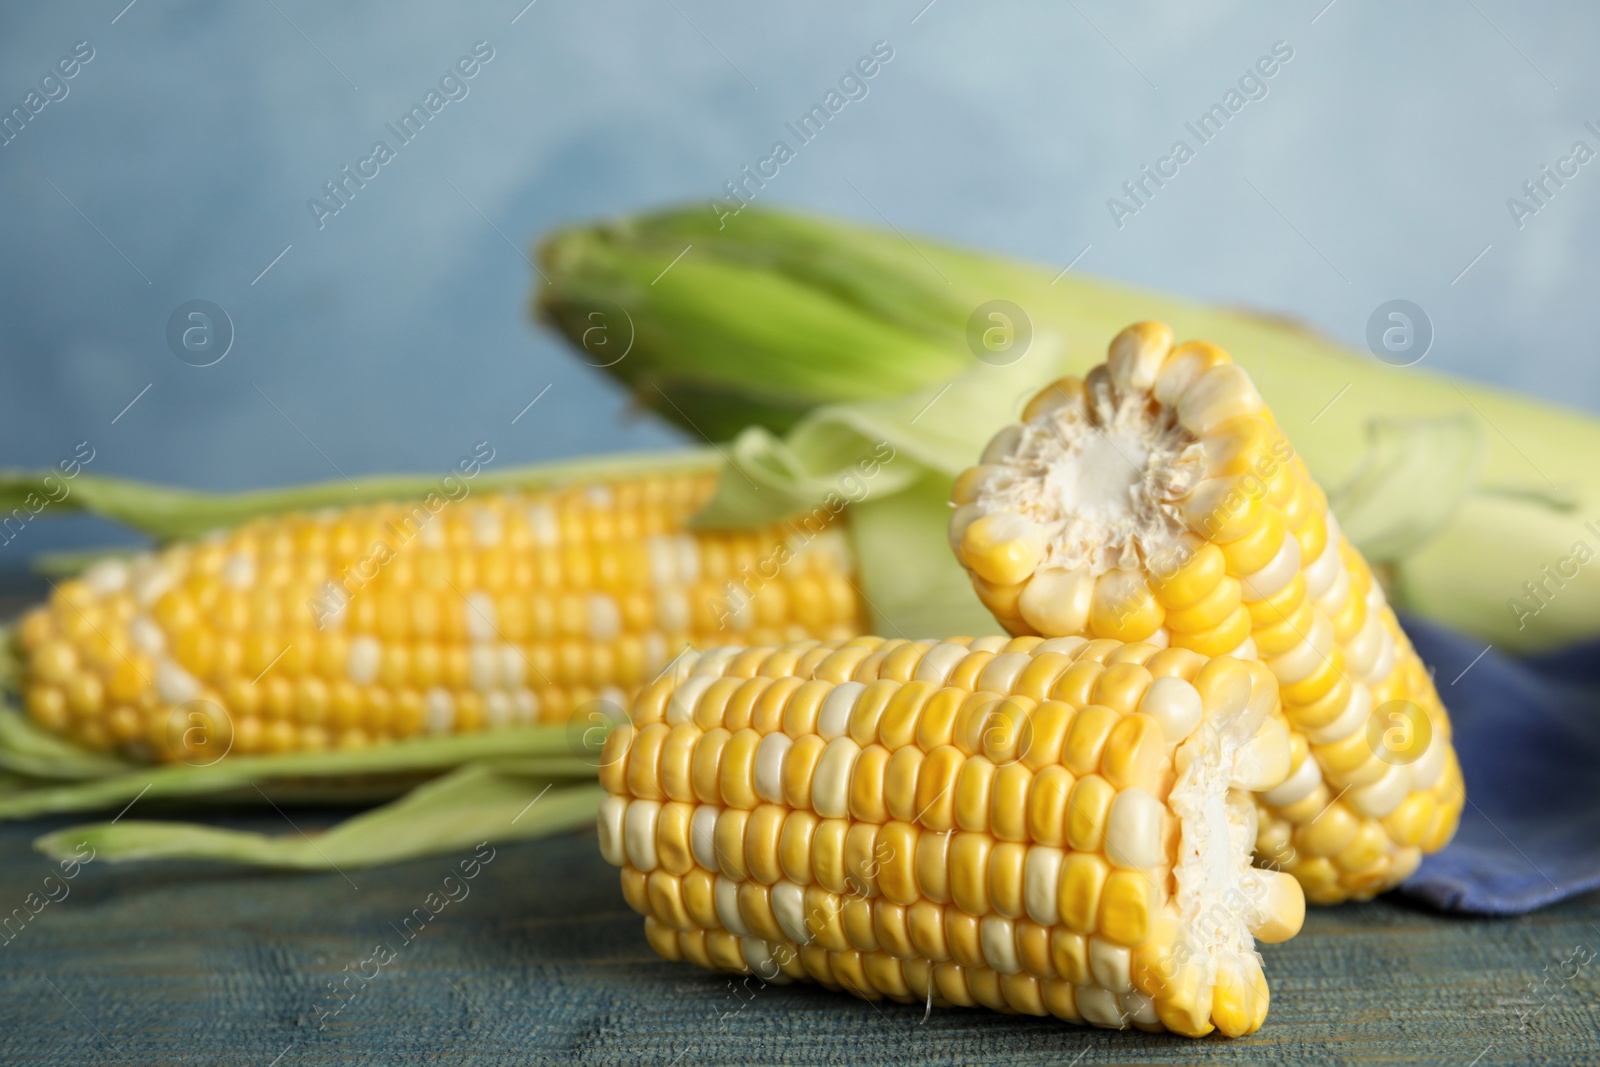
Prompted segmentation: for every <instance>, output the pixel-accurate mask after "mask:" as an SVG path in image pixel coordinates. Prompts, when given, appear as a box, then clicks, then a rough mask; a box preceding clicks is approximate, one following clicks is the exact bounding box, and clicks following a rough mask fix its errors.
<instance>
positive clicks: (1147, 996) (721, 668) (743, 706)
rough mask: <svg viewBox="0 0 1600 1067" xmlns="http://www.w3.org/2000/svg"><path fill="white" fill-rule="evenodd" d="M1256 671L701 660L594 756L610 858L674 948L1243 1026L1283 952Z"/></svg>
mask: <svg viewBox="0 0 1600 1067" xmlns="http://www.w3.org/2000/svg"><path fill="white" fill-rule="evenodd" d="M1288 768H1289V742H1288V729H1287V726H1286V724H1285V723H1284V721H1283V719H1282V717H1281V713H1280V712H1279V710H1278V697H1277V685H1276V682H1275V680H1274V679H1273V677H1272V675H1271V674H1270V672H1268V671H1267V670H1266V669H1265V668H1264V667H1262V666H1261V665H1260V664H1258V663H1247V662H1241V661H1238V660H1234V659H1230V658H1227V657H1220V658H1215V659H1208V658H1207V657H1205V656H1202V655H1199V654H1198V653H1194V652H1190V651H1187V650H1183V649H1167V650H1158V649H1157V648H1156V647H1155V646H1153V645H1150V644H1123V643H1121V642H1117V641H1087V640H1085V639H1083V638H1064V639H1058V640H1051V641H1044V640H1043V639H1041V638H1038V637H1019V638H1013V639H1007V638H1004V637H984V638H979V639H977V640H972V639H968V638H961V639H952V640H947V641H943V642H939V643H934V642H929V641H916V642H908V641H902V640H891V641H885V640H883V639H881V638H876V637H858V638H855V639H853V640H850V641H847V642H817V641H808V642H802V643H796V644H790V645H787V646H784V647H780V648H770V647H753V648H727V649H719V650H716V651H711V652H706V653H704V654H697V653H692V652H691V653H685V655H684V656H683V657H682V658H681V659H679V660H678V661H677V662H676V663H675V664H674V665H673V667H672V669H671V670H670V671H668V672H666V673H665V674H664V675H663V676H662V677H661V678H659V679H657V680H656V681H654V682H652V683H651V684H650V685H648V686H646V687H645V688H644V689H643V690H642V691H641V693H640V695H639V697H638V699H637V700H636V701H635V703H634V706H633V718H632V722H631V724H629V725H622V726H619V727H618V728H617V729H615V730H614V731H613V732H612V734H611V736H610V737H609V738H608V739H607V742H606V748H605V751H604V752H603V754H602V758H601V768H600V777H601V783H602V784H603V785H604V786H605V787H606V789H607V790H608V791H609V793H610V794H611V795H610V796H608V797H607V798H606V800H605V801H603V802H602V806H601V811H600V815H599V836H600V848H601V851H602V853H603V854H604V856H605V858H606V859H607V860H608V861H609V862H610V863H612V864H614V865H616V866H618V867H620V868H622V888H623V893H624V895H625V896H626V898H627V900H628V903H629V904H630V905H631V906H632V907H633V908H634V910H636V911H638V912H639V913H641V914H642V915H644V916H645V934H646V936H647V938H648V939H649V941H650V944H651V945H652V946H653V947H654V948H655V950H656V951H657V952H659V953H660V954H661V955H663V956H665V957H667V958H668V959H673V960H677V959H688V960H691V961H693V962H695V963H697V964H699V965H701V966H703V967H712V968H716V969H720V970H726V971H734V972H742V973H754V974H756V975H758V976H759V977H761V978H762V979H764V980H767V981H786V980H788V979H800V980H812V981H816V982H819V983H821V984H822V985H825V986H827V987H829V988H831V989H836V990H837V989H843V990H846V991H848V992H851V993H854V994H855V995H857V996H861V997H865V998H868V999H873V1000H875V999H879V998H882V997H888V998H890V999H892V1000H899V1001H906V1002H913V1003H923V1002H926V1003H928V1004H930V1005H932V1004H938V1005H941V1006H944V1005H962V1006H968V1007H970V1006H973V1005H975V1004H982V1005H985V1006H987V1007H990V1008H994V1009H996V1010H999V1011H1008V1012H1023V1013H1027V1014H1033V1015H1054V1016H1056V1017H1058V1018H1061V1019H1066V1020H1070V1021H1074V1022H1087V1023H1090V1024H1093V1025H1096V1026H1105V1027H1117V1028H1124V1027H1127V1026H1130V1025H1131V1026H1136V1027H1138V1028H1140V1029H1145V1030H1163V1029H1167V1030H1173V1031H1177V1032H1179V1033H1183V1034H1189V1035H1193V1036H1199V1035H1202V1034H1205V1033H1208V1032H1210V1031H1211V1030H1212V1029H1216V1030H1220V1031H1222V1032H1223V1033H1225V1034H1228V1035H1230V1036H1237V1035H1239V1034H1245V1033H1250V1032H1252V1031H1254V1030H1255V1029H1257V1028H1258V1027H1259V1026H1260V1025H1261V1022H1262V1020H1263V1019H1264V1018H1265V1016H1266V1012H1267V1002H1268V993H1267V985H1266V981H1265V979H1264V978H1263V977H1262V973H1261V963H1260V959H1259V957H1258V956H1257V954H1256V953H1255V951H1254V947H1253V943H1252V941H1251V936H1252V932H1253V933H1254V935H1255V936H1257V937H1260V938H1261V939H1263V940H1265V941H1269V942H1275V941H1281V940H1284V939H1286V938H1288V937H1291V936H1293V935H1294V934H1295V933H1296V932H1297V931H1298V929H1299V927H1300V923H1301V920H1302V919H1303V917H1304V909H1305V901H1304V897H1303V896H1302V895H1301V891H1300V887H1299V885H1298V883H1296V882H1295V881H1294V879H1293V878H1291V877H1289V876H1288V875H1286V874H1283V873H1282V872H1273V871H1265V870H1256V869H1254V868H1252V867H1251V865H1250V849H1251V845H1252V843H1253V842H1254V840H1255V836H1256V812H1255V809H1254V807H1253V806H1252V804H1251V802H1250V799H1249V793H1248V792H1247V791H1248V790H1252V789H1260V788H1267V787H1271V786H1273V785H1275V784H1277V783H1280V782H1281V781H1282V780H1283V778H1284V776H1285V775H1286V774H1287V773H1288Z"/></svg>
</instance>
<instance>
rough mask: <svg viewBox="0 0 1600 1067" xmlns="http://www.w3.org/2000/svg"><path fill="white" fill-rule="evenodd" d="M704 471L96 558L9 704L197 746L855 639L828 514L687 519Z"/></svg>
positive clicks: (466, 726) (23, 636) (479, 714)
mask: <svg viewBox="0 0 1600 1067" xmlns="http://www.w3.org/2000/svg"><path fill="white" fill-rule="evenodd" d="M715 483H716V475H715V474H704V473H693V474H678V475H661V476H651V477H645V478H639V479H635V480H620V481H612V482H593V483H589V484H585V485H580V486H575V487H571V488H565V489H559V490H553V491H536V492H535V491H529V492H511V493H497V494H488V493H486V494H482V495H478V496H473V497H472V498H470V499H463V500H461V501H460V502H459V503H456V504H453V505H450V506H447V507H443V508H442V509H440V510H439V511H438V513H437V514H436V515H435V514H432V513H431V512H430V511H429V510H428V509H427V508H425V507H423V506H421V505H416V506H412V505H410V504H401V503H394V504H380V505H363V506H358V507H352V508H348V509H345V510H339V511H331V512H328V511H324V512H316V513H300V514H290V515H281V516H275V517H270V518H261V519H256V520H253V521H249V522H246V523H244V524H242V525H240V526H237V527H235V528H234V529H231V530H228V531H225V532H223V533H219V534H216V535H214V536H212V537H208V538H206V539H203V540H200V541H195V542H181V543H177V544H174V545H172V546H170V547H168V548H165V549H164V550H161V551H159V552H157V553H152V554H147V555H143V556H140V557H138V558H136V559H134V560H132V561H108V562H102V563H100V564H97V565H96V566H94V567H92V568H91V569H90V570H89V571H88V572H86V574H85V575H84V576H83V577H82V578H80V579H74V580H71V581H67V582H64V583H62V584H61V585H60V586H59V588H58V589H57V591H56V593H55V595H54V596H53V597H52V598H51V600H50V602H49V603H48V604H47V605H44V606H42V607H40V608H38V609H36V610H34V611H33V612H31V613H30V614H29V615H28V616H27V617H26V618H25V619H24V620H23V621H22V622H21V623H20V624H19V626H18V628H17V641H18V643H19V645H20V649H21V652H22V659H23V692H24V700H25V704H26V707H27V710H28V713H29V715H30V716H31V717H32V719H33V720H34V722H36V723H38V724H39V725H41V726H43V727H45V728H47V729H49V730H52V731H55V732H57V733H61V734H65V735H67V736H69V737H71V738H72V739H73V740H75V741H77V742H79V743H81V744H83V745H85V746H88V747H91V748H95V749H108V748H112V749H117V750H120V751H122V752H123V753H125V754H128V755H130V756H134V757H136V758H144V759H150V760H158V761H166V760H186V761H190V762H193V761H194V760H196V759H204V760H206V761H208V762H209V761H210V760H211V759H214V758H216V757H219V756H220V755H221V754H222V753H224V752H227V751H231V752H238V753H274V752H286V751H299V750H315V749H321V748H327V747H331V746H339V747H359V746H363V745H367V744H372V743H377V742H381V741H384V740H390V739H396V738H404V737H408V736H411V735H414V734H419V733H424V732H426V733H434V734H439V733H447V732H457V731H471V730H480V729H484V728H491V727H497V726H503V725H508V724H516V723H528V722H559V721H562V720H564V719H565V718H566V717H567V716H568V715H569V714H570V713H571V712H572V711H573V709H575V708H577V707H579V706H580V705H582V704H584V703H585V702H586V701H589V700H591V699H594V698H597V697H603V698H606V699H609V700H612V701H615V702H617V703H619V704H621V703H625V702H626V700H627V699H629V697H630V696H631V694H632V693H633V692H634V691H636V690H637V688H638V686H639V685H640V684H641V683H642V682H644V681H646V680H648V679H649V678H651V677H652V676H653V675H654V674H655V673H656V672H657V671H658V670H659V669H660V668H661V666H662V665H663V664H665V663H666V662H667V661H668V660H669V659H670V658H671V657H672V656H673V655H674V654H676V653H677V652H678V651H679V650H680V649H681V648H682V647H684V646H685V645H686V644H689V643H691V642H694V641H707V640H711V641H719V640H721V641H726V640H728V639H729V635H730V634H738V635H740V637H741V638H748V639H754V640H765V641H784V640H794V639H798V638H803V637H829V638H845V637H850V636H853V635H855V634H858V633H861V632H862V630H863V629H864V628H865V623H864V617H863V614H862V609H861V606H860V603H859V598H858V595H857V594H856V592H855V589H854V586H853V585H852V582H851V580H850V572H851V566H852V565H851V563H850V558H849V550H848V546H847V545H846V544H845V543H844V540H843V535H842V531H841V530H839V529H831V528H830V529H824V530H822V531H821V532H812V531H809V530H808V531H807V532H806V534H805V536H804V537H803V538H797V537H795V536H794V534H795V533H796V532H797V531H796V530H792V529H785V528H781V527H770V528H767V529H763V530H753V531H748V532H738V533H729V534H720V533H719V534H709V533H699V532H694V533H691V532H689V531H688V530H687V528H686V521H687V519H688V517H689V516H691V515H692V514H693V513H694V512H695V511H696V510H698V509H699V508H700V507H701V506H702V505H703V504H704V502H705V501H706V500H707V499H708V498H709V496H710V495H711V493H712V492H713V491H714V488H715ZM440 499H442V498H440ZM730 583H731V585H730ZM718 634H721V635H722V636H721V637H720V638H719V637H718V636H717V635H718Z"/></svg>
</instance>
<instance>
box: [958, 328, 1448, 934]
mask: <svg viewBox="0 0 1600 1067" xmlns="http://www.w3.org/2000/svg"><path fill="white" fill-rule="evenodd" d="M1172 340H1173V338H1172V331H1171V330H1170V329H1168V328H1167V327H1166V326H1165V325H1163V324H1161V323H1155V322H1145V323H1138V324H1136V325H1134V326H1130V327H1128V328H1127V329H1126V330H1124V331H1122V333H1120V334H1118V335H1117V337H1116V339H1115V340H1113V341H1112V343H1111V349H1110V358H1109V359H1108V360H1107V362H1106V363H1104V364H1102V365H1100V366H1098V367H1096V368H1094V369H1093V370H1092V371H1090V372H1089V374H1088V375H1087V376H1086V377H1085V378H1082V379H1079V378H1063V379H1061V380H1060V381H1058V382H1055V383H1054V384H1052V385H1050V386H1048V387H1046V388H1045V389H1044V390H1043V391H1041V392H1040V393H1039V394H1038V395H1037V396H1035V397H1034V398H1033V400H1032V402H1031V403H1029V404H1028V406H1027V408H1026V410H1025V411H1024V412H1023V417H1022V422H1021V423H1020V424H1016V425H1012V426H1009V427H1007V428H1006V429H1004V430H1002V431H1001V433H1000V434H998V435H997V436H996V437H995V438H994V440H993V441H992V442H991V443H990V444H989V447H988V449H987V450H986V451H985V452H984V454H983V458H982V462H981V464H980V465H979V466H977V467H973V468H971V469H969V470H968V471H966V472H965V473H963V474H962V475H961V477H960V478H958V479H957V481H956V484H955V488H954V493H953V503H954V504H955V505H956V510H955V512H954V515H953V516H952V518H951V522H950V541H951V546H952V547H953V548H954V549H955V551H956V554H957V556H958V557H959V558H960V559H961V561H962V563H963V564H964V565H965V566H966V567H967V568H968V570H969V571H970V572H971V576H972V582H973V586H974V587H975V588H976V590H977V592H978V595H979V597H980V598H981V599H982V600H983V602H984V604H985V605H986V606H988V607H989V609H990V610H991V611H993V612H994V614H995V617H996V618H997V619H999V621H1000V622H1001V624H1002V625H1004V626H1005V627H1006V629H1007V630H1009V631H1010V632H1011V633H1014V634H1043V635H1047V636H1051V637H1055V636H1061V635H1067V634H1087V635H1092V636H1094V637H1103V638H1116V639H1118V640H1127V641H1149V642H1153V643H1156V644H1159V645H1169V644H1170V645H1171V646H1173V647H1178V648H1187V649H1192V650H1194V651H1196V652H1199V653H1202V654H1204V655H1208V656H1215V655H1222V654H1230V655H1233V656H1236V657H1241V658H1248V659H1257V658H1259V659H1260V660H1261V661H1262V662H1263V663H1265V664H1266V665H1267V666H1268V667H1269V668H1270V669H1271V671H1272V673H1273V674H1274V675H1275V676H1276V678H1277V680H1278V682H1279V684H1280V686H1281V694H1282V702H1283V709H1284V713H1285V715H1286V716H1287V717H1288V720H1289V723H1290V724H1291V726H1292V727H1293V735H1292V745H1293V760H1292V765H1293V769H1292V773H1291V774H1290V776H1289V778H1288V780H1287V781H1286V782H1284V783H1283V784H1281V785H1278V786H1276V787H1274V788H1272V789H1269V790H1267V791H1265V792H1263V793H1262V794H1261V795H1260V797H1259V803H1260V806H1261V812H1262V816H1261V820H1260V838H1259V840H1258V842H1257V850H1258V852H1259V854H1260V855H1262V856H1263V857H1265V858H1267V859H1269V860H1270V861H1272V862H1273V863H1275V864H1277V865H1280V866H1282V867H1284V868H1286V869H1287V870H1289V871H1291V872H1292V873H1293V874H1294V875H1295V876H1296V877H1297V878H1299V879H1300V882H1301V884H1302V885H1303V886H1304V887H1305V891H1306V896H1307V897H1308V898H1309V899H1311V900H1312V901H1315V902H1318V903H1327V902H1333V901H1337V900H1343V899H1347V898H1365V897H1370V896H1372V895H1373V894H1375V893H1377V892H1379V891H1381V890H1384V889H1387V888H1389V887H1391V886H1394V885H1396V884H1397V883H1399V882H1400V881H1401V880H1402V879H1404V878H1405V877H1406V876H1408V875H1409V874H1410V873H1411V872H1412V871H1413V870H1415V869H1416V867H1417V864H1418V863H1419V862H1420V860H1421V857H1422V855H1423V853H1424V852H1431V851H1434V850H1437V849H1439V848H1441V847H1443V846H1444V844H1445V843H1446V842H1447V841H1448V840H1449V839H1450V836H1451V834H1453V833H1454V831H1455V827H1456V822H1457V819H1458V817H1459V815H1460V812H1461V806H1462V803H1463V802H1464V800H1465V795H1464V793H1463V792H1462V783H1461V773H1460V768H1459V765H1458V764H1457V762H1456V758H1455V754H1454V751H1453V749H1452V747H1451V745H1450V722H1449V718H1448V717H1447V716H1446V714H1445V710H1444V707H1443V705H1442V704H1441V703H1440V702H1439V697H1438V694H1437V692H1436V691H1435V690H1434V686H1433V682H1432V679H1431V678H1430V677H1429V674H1428V672H1427V670H1426V668H1424V666H1423V665H1422V663H1421V661H1420V660H1419V659H1418V658H1417V655H1416V653H1415V652H1414V651H1413V650H1412V648H1411V645H1410V643H1409V642H1408V641H1407V639H1406V636H1405V634H1404V633H1403V632H1402V631H1401V629H1400V627H1399V625H1398V623H1397V622H1396V621H1395V616H1394V613H1393V612H1392V611H1391V610H1390V609H1389V607H1388V604H1387V603H1386V602H1385V599H1384V594H1383V590H1382V589H1381V588H1380V587H1379V585H1378V584H1377V582H1375V581H1374V580H1373V575H1372V572H1371V570H1370V569H1369V568H1368V566H1367V564H1366V562H1365V561H1364V560H1363V559H1362V557H1361V555H1360V553H1358V552H1357V551H1356V550H1355V549H1354V548H1352V547H1351V546H1350V544H1349V543H1348V542H1347V541H1346V540H1345V539H1344V537H1343V536H1341V534H1340V533H1339V526H1338V523H1337V522H1336V521H1335V519H1334V516H1333V514H1332V513H1331V512H1330V511H1329V510H1328V506H1327V498H1326V497H1325V496H1324V495H1323V493H1322V490H1321V489H1320V488H1318V486H1317V485H1316V483H1315V482H1314V481H1313V480H1312V479H1311V477H1310V475H1309V474H1308V473H1307V471H1306V469H1305V465H1304V464H1303V463H1302V462H1301V460H1300V457H1299V456H1297V455H1295V453H1294V450H1293V448H1292V447H1291V446H1290V444H1289V442H1288V441H1287V440H1286V439H1285V438H1284V436H1283V435H1282V434H1281V433H1280V432H1279V431H1278V430H1277V428H1276V424H1275V422H1274V419H1273V417H1272V414H1271V412H1270V411H1269V410H1268V409H1267V407H1266V405H1265V404H1264V403H1263V402H1262V399H1261V396H1260V394H1259V393H1258V392H1257V391H1256V388H1255V386H1254V385H1253V384H1252V383H1251V381H1250V378H1249V377H1248V376H1247V375H1246V374H1245V372H1244V371H1243V370H1242V369H1241V368H1240V367H1239V366H1237V365H1236V364H1235V363H1233V361H1232V360H1231V359H1230V358H1229V356H1228V354H1227V353H1226V352H1224V351H1222V350H1221V349H1220V348H1217V347H1216V346H1215V345H1211V344H1208V343H1206V342H1204V341H1191V342H1188V343H1186V344H1182V345H1179V346H1177V347H1173V344H1172Z"/></svg>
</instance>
